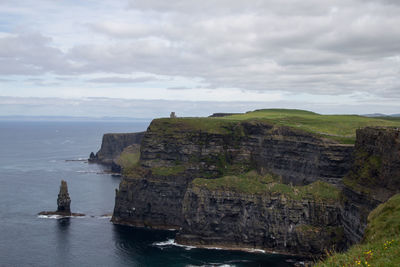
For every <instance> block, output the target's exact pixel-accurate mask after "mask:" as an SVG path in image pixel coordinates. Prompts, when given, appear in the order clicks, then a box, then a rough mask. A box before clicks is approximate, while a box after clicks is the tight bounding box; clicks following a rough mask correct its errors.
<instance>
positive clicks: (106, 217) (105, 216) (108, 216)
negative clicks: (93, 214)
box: [98, 215, 112, 219]
mask: <svg viewBox="0 0 400 267" xmlns="http://www.w3.org/2000/svg"><path fill="white" fill-rule="evenodd" d="M98 218H99V219H111V218H112V216H111V215H104V216H98Z"/></svg>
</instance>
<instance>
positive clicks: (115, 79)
mask: <svg viewBox="0 0 400 267" xmlns="http://www.w3.org/2000/svg"><path fill="white" fill-rule="evenodd" d="M87 81H88V82H94V83H112V84H113V83H114V84H115V83H144V82H154V81H162V79H159V78H156V77H152V76H143V77H137V78H124V77H105V78H97V79H90V80H87Z"/></svg>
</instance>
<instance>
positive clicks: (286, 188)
mask: <svg viewBox="0 0 400 267" xmlns="http://www.w3.org/2000/svg"><path fill="white" fill-rule="evenodd" d="M193 185H194V186H197V187H201V188H207V189H209V190H213V191H235V192H239V193H246V194H264V193H268V194H272V195H281V196H284V197H287V198H288V199H293V200H302V199H311V200H315V201H323V202H336V201H338V200H339V190H338V189H337V188H336V187H334V186H333V185H330V184H328V183H325V182H321V181H316V182H314V183H312V184H309V185H306V186H291V185H286V184H282V183H279V177H278V176H276V175H272V174H266V175H259V174H257V173H256V172H255V171H250V172H248V173H245V174H241V175H237V176H234V175H228V176H223V177H221V178H216V179H205V178H196V179H194V180H193Z"/></svg>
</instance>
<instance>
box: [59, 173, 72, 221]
mask: <svg viewBox="0 0 400 267" xmlns="http://www.w3.org/2000/svg"><path fill="white" fill-rule="evenodd" d="M70 204H71V198H70V197H69V194H68V185H67V182H66V181H64V180H61V186H60V192H59V193H58V198H57V205H58V207H57V212H59V213H64V214H65V215H71V208H70Z"/></svg>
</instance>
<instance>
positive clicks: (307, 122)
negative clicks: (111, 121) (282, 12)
mask: <svg viewBox="0 0 400 267" xmlns="http://www.w3.org/2000/svg"><path fill="white" fill-rule="evenodd" d="M245 120H249V121H250V120H256V121H263V122H266V123H271V124H275V125H279V126H289V127H293V128H296V129H301V130H304V131H307V132H310V133H314V134H317V135H319V136H323V137H326V138H329V139H332V140H336V141H338V142H340V143H344V144H353V143H354V141H355V134H356V129H358V128H362V127H366V126H392V127H396V126H397V127H398V126H400V120H388V119H385V118H370V117H364V116H358V115H320V114H317V113H314V112H310V111H305V110H296V109H263V110H256V111H252V112H247V113H245V114H240V115H231V116H226V117H218V118H176V119H167V118H164V119H158V120H156V121H157V123H155V124H153V125H152V127H157V129H155V130H159V131H162V132H168V131H171V133H172V131H173V130H174V129H177V128H178V129H179V130H185V129H188V130H189V129H190V130H200V131H204V132H209V133H222V134H224V133H226V134H228V133H230V132H231V127H230V126H233V125H235V124H237V123H238V122H240V121H245ZM172 125H173V126H174V127H165V126H172Z"/></svg>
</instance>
